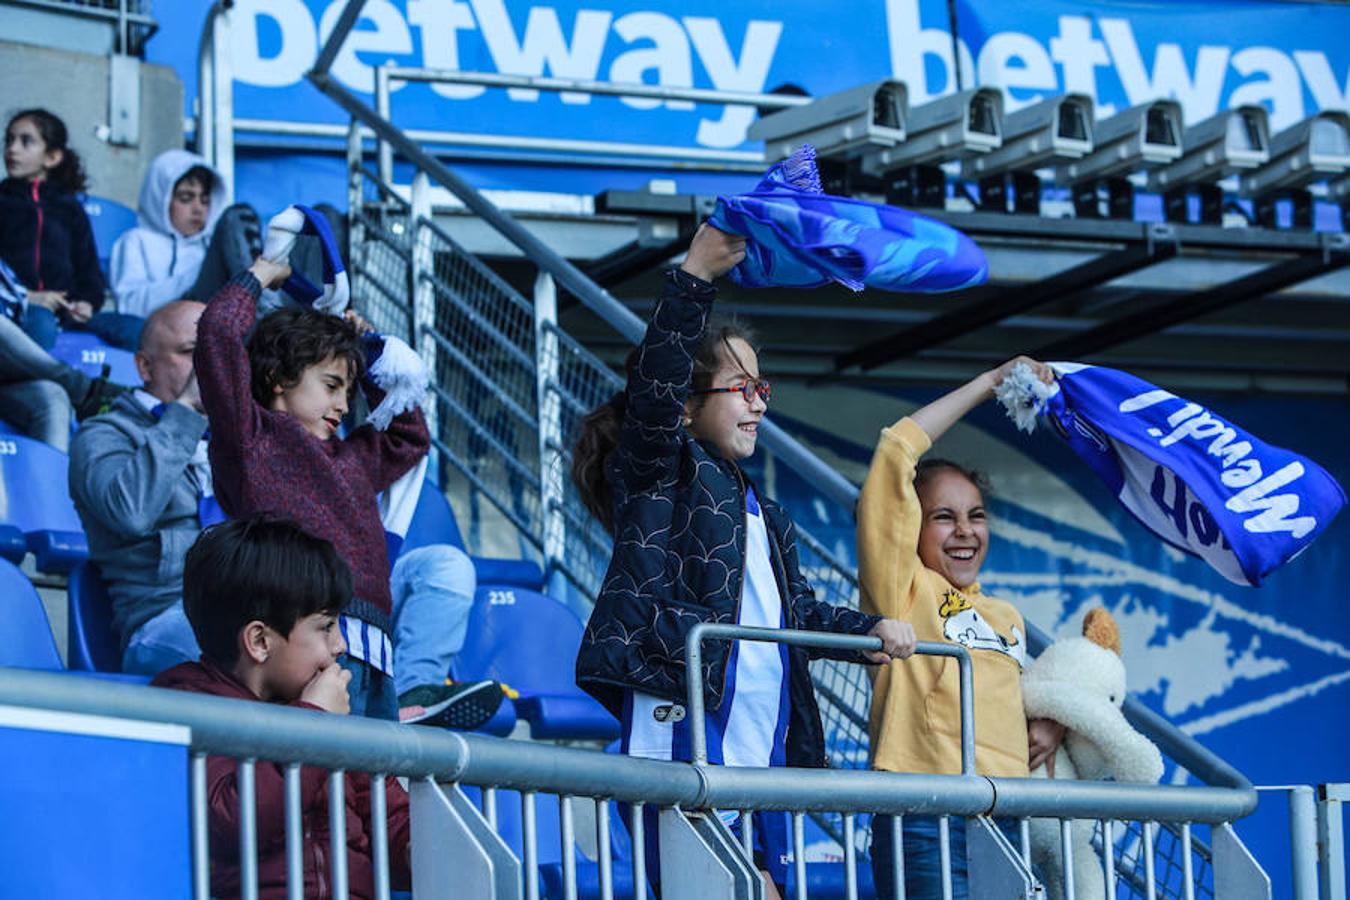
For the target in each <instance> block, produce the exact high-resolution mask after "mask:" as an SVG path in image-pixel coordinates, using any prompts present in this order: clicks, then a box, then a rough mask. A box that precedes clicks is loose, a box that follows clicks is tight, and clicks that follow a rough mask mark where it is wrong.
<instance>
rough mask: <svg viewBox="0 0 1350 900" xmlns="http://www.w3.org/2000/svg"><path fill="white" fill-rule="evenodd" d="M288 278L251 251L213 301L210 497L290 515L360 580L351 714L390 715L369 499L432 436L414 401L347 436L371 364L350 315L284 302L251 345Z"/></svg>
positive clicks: (350, 632) (243, 509)
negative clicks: (267, 299)
mask: <svg viewBox="0 0 1350 900" xmlns="http://www.w3.org/2000/svg"><path fill="white" fill-rule="evenodd" d="M289 274H290V267H289V266H286V265H284V264H279V263H274V262H269V261H268V260H266V259H263V258H259V259H258V260H257V261H256V262H254V263H253V265H252V267H250V268H249V270H248V271H247V272H244V273H242V274H240V275H238V276H236V277H235V278H234V279H232V280H231V281H229V282H228V283H227V284H226V285H225V286H224V287H223V288H221V289H220V291H218V292H217V293H216V295H215V296H214V297H212V298H211V302H210V303H209V304H208V305H207V307H206V311H205V312H204V313H203V314H202V317H201V320H200V322H199V323H198V325H197V349H196V354H195V361H196V371H197V379H198V381H199V382H200V387H201V397H202V406H203V407H204V408H205V409H206V415H207V418H208V420H209V421H210V432H211V442H210V458H211V471H212V480H213V482H214V488H215V495H216V498H217V499H218V500H219V502H220V506H221V508H222V509H223V510H224V511H225V513H226V514H228V515H230V516H233V517H239V516H248V515H253V514H255V513H259V512H265V513H273V514H277V515H282V516H286V517H288V518H292V519H294V520H295V521H296V522H298V523H299V524H300V526H301V527H302V528H304V529H305V530H306V531H308V532H309V533H310V534H313V535H315V536H317V537H321V538H323V539H325V540H327V541H330V542H332V544H333V547H334V548H335V549H336V550H337V552H338V554H339V555H340V556H341V557H342V558H343V560H345V561H346V563H347V565H348V566H349V567H350V568H351V571H352V581H353V587H354V589H355V595H354V597H353V598H352V601H351V603H350V605H349V606H348V607H347V611H346V613H345V614H344V615H343V617H342V621H341V622H339V629H340V630H341V632H342V635H343V637H344V638H345V639H346V642H347V654H346V655H345V656H344V657H343V658H342V660H341V664H342V665H343V666H344V667H345V668H347V669H348V670H349V671H350V672H351V673H352V682H351V685H350V687H349V693H350V694H351V698H352V712H353V714H355V715H366V716H371V717H374V718H381V719H388V720H391V721H398V697H397V695H396V693H395V690H394V680H393V678H392V677H391V676H392V673H393V648H392V645H391V644H390V640H389V634H390V625H389V617H390V612H391V609H390V607H391V598H390V593H389V557H388V555H387V550H386V544H385V536H384V526H383V524H382V523H381V521H380V510H379V505H378V502H377V500H376V496H377V495H378V494H379V493H380V492H381V491H383V490H385V489H386V488H388V487H389V486H390V485H391V484H393V483H394V482H395V481H397V480H398V478H399V477H400V476H402V475H403V474H404V473H405V472H407V471H408V470H409V469H411V468H412V467H413V466H414V465H415V464H416V463H417V461H418V460H419V459H421V458H422V456H423V455H424V454H425V453H426V452H427V449H428V447H429V446H430V444H431V436H430V434H429V433H428V431H427V426H426V421H425V420H424V419H423V418H422V412H421V410H419V409H416V408H413V409H411V410H408V411H406V412H403V413H401V414H400V415H398V416H396V417H394V419H393V421H392V422H391V423H390V425H389V427H388V428H387V429H386V430H384V431H377V430H376V429H375V428H373V427H371V426H370V425H368V424H367V425H363V426H361V427H360V428H357V429H356V430H354V431H353V432H352V433H351V434H350V435H348V436H347V438H346V439H345V440H344V439H341V438H339V437H338V436H337V430H338V425H339V424H340V423H341V421H342V418H343V416H345V415H346V414H347V405H348V400H349V398H350V397H351V395H352V393H353V391H354V390H355V388H356V385H357V382H358V381H359V380H361V378H362V375H364V374H365V366H366V359H365V356H366V351H365V348H364V347H363V345H362V340H361V338H360V337H359V336H358V335H357V333H356V329H355V328H354V327H353V325H352V324H351V323H349V322H347V321H345V320H344V319H341V318H338V317H336V316H332V315H328V314H326V313H321V312H319V311H317V310H314V309H308V308H287V309H283V310H280V311H278V312H275V313H272V314H271V315H269V316H267V318H265V319H263V320H262V322H260V323H259V324H258V326H257V329H256V330H254V331H253V334H252V335H251V336H250V337H248V341H247V344H245V336H246V335H248V334H249V331H250V329H253V325H254V319H255V315H256V309H257V301H258V296H259V294H260V293H261V291H262V288H263V287H278V286H280V285H281V283H282V282H284V281H285V279H286V277H287V275H289ZM362 388H363V390H364V391H365V394H366V397H367V399H368V400H369V402H370V406H371V408H372V409H373V408H375V407H376V406H377V405H378V404H379V402H380V400H381V399H382V398H383V396H384V394H383V392H382V391H380V389H379V387H378V386H376V385H375V384H374V382H373V381H371V380H370V379H365V380H364V381H363V382H362ZM498 702H500V700H498ZM489 714H490V713H489Z"/></svg>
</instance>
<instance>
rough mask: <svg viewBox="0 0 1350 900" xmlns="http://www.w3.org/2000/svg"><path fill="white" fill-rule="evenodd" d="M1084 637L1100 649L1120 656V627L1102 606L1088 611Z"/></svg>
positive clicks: (1084, 622)
mask: <svg viewBox="0 0 1350 900" xmlns="http://www.w3.org/2000/svg"><path fill="white" fill-rule="evenodd" d="M1083 637H1085V638H1087V639H1088V640H1089V641H1092V643H1094V644H1096V645H1097V646H1099V647H1105V648H1106V649H1107V650H1110V651H1111V652H1112V653H1114V654H1115V655H1116V656H1119V655H1120V627H1119V626H1118V625H1116V620H1115V619H1114V618H1112V616H1111V614H1110V613H1109V612H1107V611H1106V610H1105V609H1104V608H1102V607H1100V606H1098V607H1095V608H1094V609H1090V610H1088V614H1087V616H1086V617H1085V618H1084V619H1083Z"/></svg>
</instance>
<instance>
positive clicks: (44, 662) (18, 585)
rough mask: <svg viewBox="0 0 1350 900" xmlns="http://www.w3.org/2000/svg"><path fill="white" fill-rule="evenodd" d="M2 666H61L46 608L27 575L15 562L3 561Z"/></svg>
mask: <svg viewBox="0 0 1350 900" xmlns="http://www.w3.org/2000/svg"><path fill="white" fill-rule="evenodd" d="M0 633H3V634H4V636H5V639H4V640H3V641H0V666H15V667H17V668H21V669H54V670H57V671H59V670H60V669H61V654H60V653H59V652H58V651H57V649H56V639H55V638H53V637H52V629H51V626H50V625H49V624H48V623H47V611H46V610H45V609H43V608H42V598H41V597H39V596H38V592H37V588H35V587H33V583H32V582H31V581H29V580H28V576H27V575H25V574H23V572H21V571H19V569H18V567H17V566H15V565H13V564H12V563H8V562H5V561H4V560H0Z"/></svg>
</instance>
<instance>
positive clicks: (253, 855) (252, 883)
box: [237, 759, 258, 900]
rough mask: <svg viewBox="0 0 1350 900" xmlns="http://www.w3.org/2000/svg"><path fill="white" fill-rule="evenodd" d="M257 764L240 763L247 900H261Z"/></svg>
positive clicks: (242, 882) (242, 878)
mask: <svg viewBox="0 0 1350 900" xmlns="http://www.w3.org/2000/svg"><path fill="white" fill-rule="evenodd" d="M254 774H255V773H254V761H253V760H252V759H241V760H240V761H239V768H238V776H237V784H238V788H239V790H238V798H237V799H238V800H239V893H240V895H241V896H242V897H243V898H244V900H258V796H257V788H256V783H255V781H254Z"/></svg>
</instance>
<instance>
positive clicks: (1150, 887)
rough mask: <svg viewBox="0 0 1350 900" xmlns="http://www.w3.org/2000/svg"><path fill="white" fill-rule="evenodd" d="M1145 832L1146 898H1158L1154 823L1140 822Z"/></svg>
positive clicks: (1148, 899) (1156, 899) (1153, 899)
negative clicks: (1154, 858)
mask: <svg viewBox="0 0 1350 900" xmlns="http://www.w3.org/2000/svg"><path fill="white" fill-rule="evenodd" d="M1139 824H1140V829H1141V830H1142V831H1143V832H1144V890H1145V892H1146V893H1145V897H1144V900H1158V882H1157V880H1156V878H1155V874H1156V873H1155V872H1154V871H1153V823H1152V822H1147V821H1146V822H1140V823H1139Z"/></svg>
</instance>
